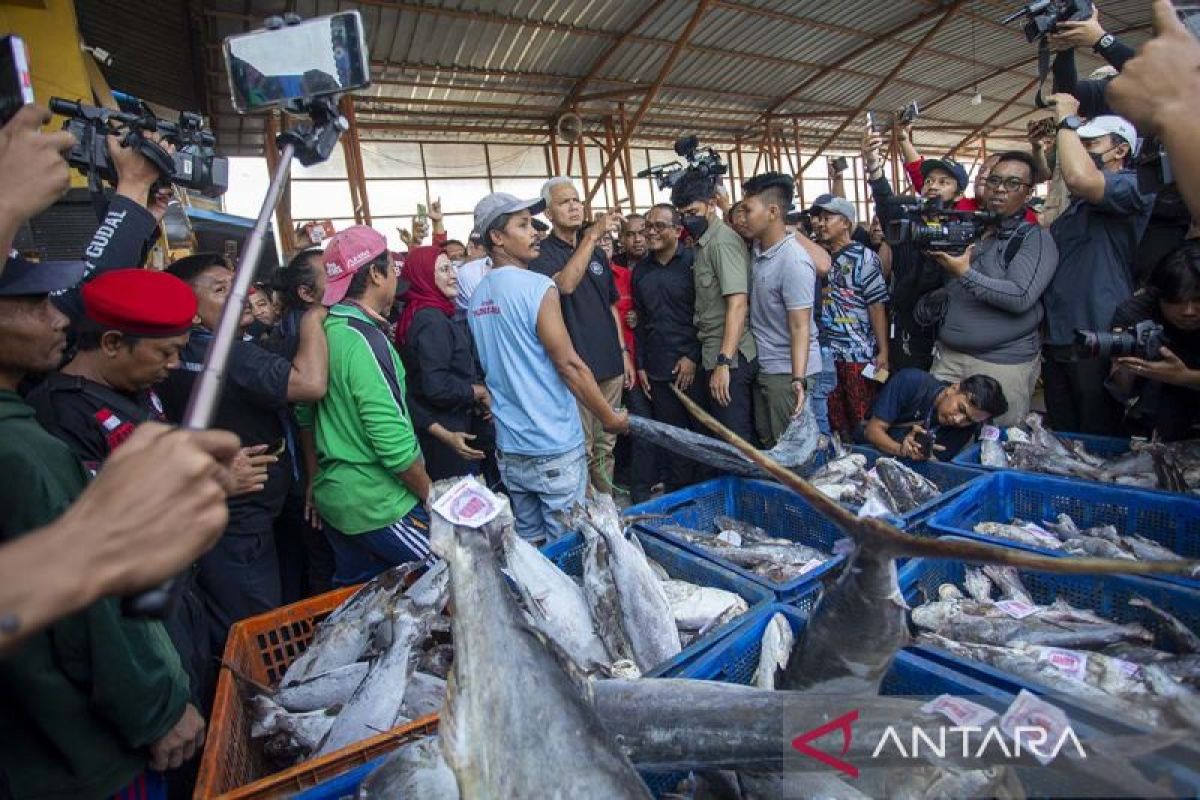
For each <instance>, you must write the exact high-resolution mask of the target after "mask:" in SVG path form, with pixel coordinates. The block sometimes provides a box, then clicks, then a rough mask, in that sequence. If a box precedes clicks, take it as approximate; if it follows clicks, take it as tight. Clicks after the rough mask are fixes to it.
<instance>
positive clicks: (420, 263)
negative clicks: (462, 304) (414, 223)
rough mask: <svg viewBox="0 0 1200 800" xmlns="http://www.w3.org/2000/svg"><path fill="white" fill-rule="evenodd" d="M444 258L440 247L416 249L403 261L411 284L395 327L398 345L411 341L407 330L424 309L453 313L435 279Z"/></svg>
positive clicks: (405, 274)
mask: <svg viewBox="0 0 1200 800" xmlns="http://www.w3.org/2000/svg"><path fill="white" fill-rule="evenodd" d="M441 254H442V251H441V248H438V247H414V248H412V249H411V250H409V251H408V257H407V258H406V259H405V260H404V280H406V281H408V290H407V291H405V292H404V294H403V295H402V297H403V298H404V303H405V305H404V311H403V312H401V314H400V321H399V322H398V323H397V324H396V343H397V344H399V345H403V344H404V341H405V339H407V338H408V327H409V326H410V325H412V321H413V317H415V316H416V315H417V312H418V311H420V310H421V309H423V308H436V309H438V310H439V311H441V312H442V313H443V314H445V315H446V316H451V315H452V314H453V313H454V301H453V300H451V299H450V298H449V297H446V295H444V294H442V291H441V289H439V288H437V283H435V282H434V279H433V274H434V270H435V267H436V266H437V260H438V256H440V255H441Z"/></svg>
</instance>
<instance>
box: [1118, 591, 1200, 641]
mask: <svg viewBox="0 0 1200 800" xmlns="http://www.w3.org/2000/svg"><path fill="white" fill-rule="evenodd" d="M1129 605H1131V606H1133V607H1134V608H1141V609H1145V610H1146V611H1148V612H1149V613H1150V614H1152V615H1153V616H1155V617H1158V619H1160V620H1161V621H1162V623H1163V625H1164V627H1165V630H1166V633H1167V636H1169V637H1170V639H1171V641H1172V642H1174V644H1175V647H1176V648H1178V650H1179V652H1180V653H1200V636H1197V635H1196V634H1195V632H1194V631H1192V629H1191V628H1189V627H1188V626H1187V625H1184V624H1183V623H1182V622H1181V621H1180V620H1179V618H1178V617H1176V616H1175V615H1174V614H1171V613H1170V612H1167V611H1164V610H1162V609H1161V608H1159V607H1158V606H1156V605H1154V604H1153V603H1151V602H1150V601H1149V600H1147V599H1146V598H1144V597H1133V598H1132V599H1130V601H1129Z"/></svg>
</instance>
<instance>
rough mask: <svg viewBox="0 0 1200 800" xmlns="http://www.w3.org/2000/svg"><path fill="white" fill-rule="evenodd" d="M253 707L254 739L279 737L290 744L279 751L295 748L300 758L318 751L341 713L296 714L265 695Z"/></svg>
mask: <svg viewBox="0 0 1200 800" xmlns="http://www.w3.org/2000/svg"><path fill="white" fill-rule="evenodd" d="M250 708H251V724H250V737H251V738H252V739H263V738H266V737H273V736H279V737H281V738H282V739H283V740H286V741H287V746H286V747H280V748H279V750H280V751H283V750H287V749H295V750H297V751H299V754H300V755H307V754H309V753H311V752H312V751H313V750H315V749H316V747H317V745H318V744H319V743H320V741H321V739H322V738H324V737H325V735H326V734H327V733H328V732H329V729H330V727H332V725H333V722H334V719H335V718H336V717H337V713H338V708H337V707H334V708H330V709H319V710H316V711H306V712H304V713H299V714H295V713H291V712H289V711H286V710H284V708H283V707H282V706H280V705H279V704H278V703H275V702H274V701H273V700H271V699H270V698H268V697H265V696H262V695H258V696H256V697H254V698H252V699H251V701H250Z"/></svg>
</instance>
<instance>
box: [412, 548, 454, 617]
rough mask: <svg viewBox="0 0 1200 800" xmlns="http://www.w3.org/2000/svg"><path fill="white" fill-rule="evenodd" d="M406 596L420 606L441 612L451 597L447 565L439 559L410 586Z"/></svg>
mask: <svg viewBox="0 0 1200 800" xmlns="http://www.w3.org/2000/svg"><path fill="white" fill-rule="evenodd" d="M404 596H405V597H407V598H408V599H409V600H412V601H413V603H415V604H416V605H417V606H419V607H423V608H429V609H433V610H434V611H436V612H438V613H441V611H442V610H443V609H444V608H445V607H446V601H447V599H448V598H449V597H450V572H449V570H447V569H446V565H445V564H443V563H442V562H440V561H439V562H437V563H436V564H434V565H433V566H432V567H430V568H429V569H427V570H426V571H425V574H424V575H422V576H421V577H420V578H417V580H416V582H414V583H413V585H412V586H410V587H408V590H407V591H405V593H404Z"/></svg>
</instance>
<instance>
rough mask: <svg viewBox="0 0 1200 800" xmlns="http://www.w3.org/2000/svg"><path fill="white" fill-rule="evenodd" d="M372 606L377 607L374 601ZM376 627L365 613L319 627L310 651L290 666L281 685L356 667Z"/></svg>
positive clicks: (371, 602) (309, 647)
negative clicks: (351, 665)
mask: <svg viewBox="0 0 1200 800" xmlns="http://www.w3.org/2000/svg"><path fill="white" fill-rule="evenodd" d="M368 604H369V605H371V606H374V601H373V600H372V601H369V603H368ZM373 628H374V622H373V621H372V620H371V619H369V618H368V616H367V614H365V613H364V614H355V615H352V616H348V617H345V618H342V619H339V620H337V621H335V622H332V623H327V624H324V625H320V626H318V628H317V630H316V633H315V634H314V636H313V640H312V642H311V643H310V644H309V646H308V649H307V650H305V651H304V652H303V653H301V654H300V656H299V657H298V658H297V659H296V660H295V661H293V662H292V663H291V664H290V665H289V666H288V668H287V671H286V672H285V673H284V674H283V680H282V681H281V683H282V684H283V685H285V686H290V685H293V684H297V683H301V682H302V681H305V680H309V679H311V678H315V677H317V676H318V675H324V674H325V673H327V672H330V671H332V670H335V669H337V668H339V667H345V666H348V665H350V664H353V663H354V662H356V661H358V660H359V658H361V657H362V654H363V653H364V652H366V650H367V647H368V646H369V645H370V643H371V631H372V629H373Z"/></svg>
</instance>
